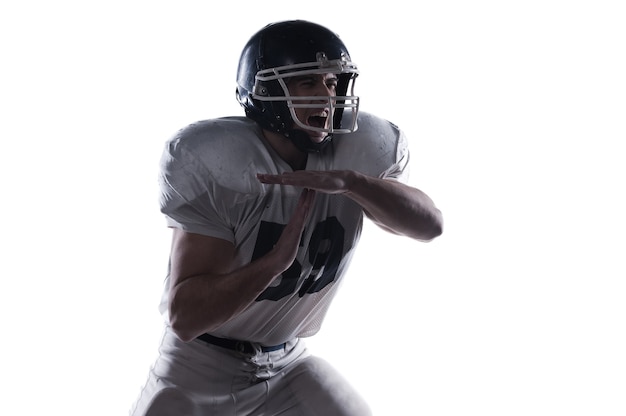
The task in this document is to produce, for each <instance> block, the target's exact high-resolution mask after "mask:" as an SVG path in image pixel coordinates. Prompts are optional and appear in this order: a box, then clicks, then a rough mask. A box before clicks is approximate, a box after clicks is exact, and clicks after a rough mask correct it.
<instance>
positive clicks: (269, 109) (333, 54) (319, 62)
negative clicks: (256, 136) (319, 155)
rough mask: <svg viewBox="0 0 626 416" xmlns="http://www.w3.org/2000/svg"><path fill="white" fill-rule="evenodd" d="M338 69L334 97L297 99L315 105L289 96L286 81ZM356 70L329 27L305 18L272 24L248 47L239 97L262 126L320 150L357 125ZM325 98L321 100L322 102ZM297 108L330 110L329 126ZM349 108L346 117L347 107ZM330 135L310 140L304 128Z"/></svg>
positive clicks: (243, 57)
mask: <svg viewBox="0 0 626 416" xmlns="http://www.w3.org/2000/svg"><path fill="white" fill-rule="evenodd" d="M325 73H334V74H336V75H337V78H338V81H337V88H336V96H327V97H326V101H324V102H322V100H323V99H324V97H323V96H322V97H319V96H318V97H297V100H309V101H314V100H315V102H316V103H309V104H300V103H298V102H294V99H293V98H294V97H292V96H290V95H289V90H288V89H287V84H286V83H287V81H288V79H289V78H291V77H294V76H301V75H309V74H325ZM357 75H358V69H357V67H356V65H355V64H354V63H352V62H351V60H350V55H349V54H348V50H347V49H346V46H345V45H344V44H343V42H342V41H341V40H340V39H339V37H338V36H337V35H336V34H335V33H333V32H331V31H330V30H328V29H327V28H325V27H323V26H320V25H318V24H315V23H311V22H307V21H303V20H291V21H284V22H278V23H272V24H269V25H267V26H265V27H264V28H263V29H261V30H260V31H258V32H257V33H256V34H255V35H254V36H252V38H250V40H249V41H248V43H247V44H246V46H245V47H244V49H243V51H242V53H241V58H240V59H239V67H238V70H237V100H238V101H239V103H240V104H241V105H242V106H243V108H244V109H245V113H246V116H247V117H249V118H251V119H252V120H255V121H256V122H257V123H259V124H260V125H261V127H263V128H265V129H267V130H270V131H273V132H276V133H281V134H283V135H285V136H286V137H288V138H290V139H291V140H293V142H294V143H295V144H296V145H297V146H298V147H299V148H300V149H302V150H305V151H319V150H321V148H322V147H323V146H324V145H325V144H326V143H328V142H329V141H330V140H331V138H332V134H333V133H350V132H353V131H355V130H356V129H357V114H358V109H359V97H357V96H355V95H354V80H355V78H356V77H357ZM321 99H322V100H321ZM298 107H306V108H320V109H325V108H326V109H329V110H330V114H331V117H332V120H331V122H330V123H329V125H328V126H329V127H327V128H325V127H314V126H310V125H307V124H305V123H304V122H302V121H301V120H298V117H297V116H296V113H295V109H296V108H298ZM345 109H348V110H349V111H350V112H351V114H350V115H351V117H345V118H344V119H343V121H344V123H346V124H349V125H346V126H342V118H343V115H344V114H343V113H344V110H345ZM296 125H297V126H298V127H300V128H301V129H305V130H315V131H321V132H325V133H327V136H326V138H325V139H324V141H323V142H322V143H319V144H316V143H313V142H312V141H311V140H309V139H308V135H307V134H306V133H305V132H303V131H302V130H298V129H294V127H295V126H296Z"/></svg>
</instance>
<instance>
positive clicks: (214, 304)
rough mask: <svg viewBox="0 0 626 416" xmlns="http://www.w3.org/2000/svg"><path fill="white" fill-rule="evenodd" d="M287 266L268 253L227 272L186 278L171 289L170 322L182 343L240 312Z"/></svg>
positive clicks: (210, 329)
mask: <svg viewBox="0 0 626 416" xmlns="http://www.w3.org/2000/svg"><path fill="white" fill-rule="evenodd" d="M287 267H288V266H281V265H280V262H279V261H276V260H275V256H274V255H273V254H272V253H270V254H268V255H266V256H263V257H261V258H259V259H257V260H256V261H254V262H252V263H249V264H248V265H246V266H244V267H241V268H239V269H236V270H233V271H231V272H229V273H225V274H219V275H208V274H201V275H196V276H192V277H189V278H187V279H185V280H183V281H182V282H180V283H179V284H178V285H176V286H175V287H173V288H172V289H171V290H170V304H169V311H170V322H171V325H172V328H173V329H174V332H175V333H176V334H177V335H178V337H179V338H181V339H182V340H183V341H190V340H192V339H194V338H196V337H197V336H199V335H201V334H203V333H205V332H210V331H212V330H214V329H215V328H217V327H219V326H220V325H221V324H223V323H225V322H227V321H228V320H230V319H231V318H233V317H235V316H237V315H239V314H240V313H241V312H243V311H244V310H245V309H246V308H247V307H248V306H249V305H250V304H251V303H252V302H254V301H255V299H256V298H257V297H258V296H259V294H261V293H262V292H263V291H264V290H265V289H266V288H267V287H268V286H269V285H270V284H271V282H272V281H273V280H274V279H275V278H276V277H278V276H279V275H280V274H281V273H282V272H283V271H284V270H285V269H286V268H287Z"/></svg>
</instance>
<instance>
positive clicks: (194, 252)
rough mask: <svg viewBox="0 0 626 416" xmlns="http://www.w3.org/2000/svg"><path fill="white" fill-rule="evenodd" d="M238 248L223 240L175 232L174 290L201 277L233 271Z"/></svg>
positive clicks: (178, 230) (171, 260) (172, 260)
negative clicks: (191, 279)
mask: <svg viewBox="0 0 626 416" xmlns="http://www.w3.org/2000/svg"><path fill="white" fill-rule="evenodd" d="M234 258H235V246H234V245H233V243H231V242H230V241H227V240H223V239H221V238H216V237H209V236H206V235H201V234H195V233H190V232H187V231H183V230H181V229H178V228H174V229H173V234H172V248H171V254H170V262H171V263H170V279H171V284H170V287H171V288H174V287H176V286H178V285H179V284H181V283H182V282H184V281H185V280H187V279H189V278H191V277H194V276H200V275H220V274H225V273H228V272H230V271H232V269H233V264H234Z"/></svg>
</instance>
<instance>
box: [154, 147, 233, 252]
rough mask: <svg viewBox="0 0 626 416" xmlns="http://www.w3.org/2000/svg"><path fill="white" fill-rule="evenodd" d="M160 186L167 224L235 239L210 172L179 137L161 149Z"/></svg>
mask: <svg viewBox="0 0 626 416" xmlns="http://www.w3.org/2000/svg"><path fill="white" fill-rule="evenodd" d="M159 188H160V198H159V203H160V209H161V212H162V213H163V214H164V215H165V217H166V222H167V225H168V226H169V227H175V228H180V229H183V230H185V231H188V232H192V233H196V234H203V235H208V236H211V237H217V238H221V239H224V240H227V241H230V242H233V241H234V234H233V227H232V226H231V224H230V221H229V218H228V215H227V212H228V211H227V208H226V207H225V206H224V203H223V202H222V203H220V200H224V199H223V198H222V199H220V193H219V191H218V190H217V189H216V186H215V183H214V181H213V180H212V175H211V172H209V171H208V170H207V169H206V166H205V164H203V163H201V161H199V160H198V159H197V157H196V156H195V155H194V153H193V152H191V151H190V150H188V149H187V147H186V146H184V145H183V144H181V142H180V141H178V140H173V141H170V142H168V143H167V145H166V148H165V150H164V152H163V156H162V158H161V167H160V175H159Z"/></svg>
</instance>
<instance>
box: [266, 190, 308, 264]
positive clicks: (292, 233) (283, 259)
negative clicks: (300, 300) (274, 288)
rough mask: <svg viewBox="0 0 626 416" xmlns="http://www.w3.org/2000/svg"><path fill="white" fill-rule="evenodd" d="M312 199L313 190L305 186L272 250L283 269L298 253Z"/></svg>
mask: <svg viewBox="0 0 626 416" xmlns="http://www.w3.org/2000/svg"><path fill="white" fill-rule="evenodd" d="M314 200H315V191H313V190H311V189H306V188H305V189H304V190H303V191H302V193H301V194H300V199H299V200H298V205H297V206H296V209H295V211H294V213H293V215H292V217H291V219H290V220H289V223H288V224H287V226H286V227H285V228H284V229H283V232H282V233H281V235H280V238H279V239H278V242H277V243H276V245H275V246H274V249H273V250H272V251H273V254H274V255H275V261H276V263H277V264H282V265H283V268H284V269H285V270H286V269H287V268H288V267H289V266H291V263H293V261H294V259H295V258H296V255H297V254H298V247H299V246H300V239H301V237H302V232H303V231H304V227H305V225H306V222H307V219H308V218H309V214H310V212H311V207H312V206H313V201H314Z"/></svg>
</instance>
